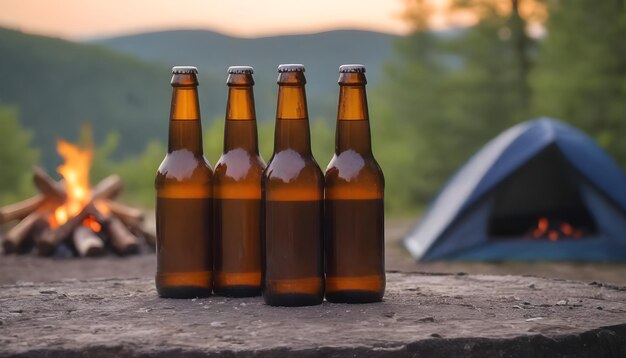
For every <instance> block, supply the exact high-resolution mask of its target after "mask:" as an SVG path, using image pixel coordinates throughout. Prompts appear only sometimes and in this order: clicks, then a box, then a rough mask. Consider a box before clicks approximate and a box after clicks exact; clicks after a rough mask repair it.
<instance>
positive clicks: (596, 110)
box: [532, 0, 626, 167]
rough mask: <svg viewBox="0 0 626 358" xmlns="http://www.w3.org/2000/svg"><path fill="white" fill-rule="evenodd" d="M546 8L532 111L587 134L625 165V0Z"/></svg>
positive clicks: (561, 3) (557, 4) (552, 4)
mask: <svg viewBox="0 0 626 358" xmlns="http://www.w3.org/2000/svg"><path fill="white" fill-rule="evenodd" d="M549 11H550V17H549V20H548V22H547V25H546V26H547V37H546V39H545V40H544V41H543V43H542V46H541V57H540V58H539V60H538V64H537V67H536V69H535V71H534V73H533V76H532V85H533V88H534V91H535V97H534V100H533V104H534V111H535V113H537V114H541V115H548V116H552V117H556V118H559V119H562V120H565V121H567V122H570V123H571V124H573V125H575V126H576V127H578V128H580V129H582V130H583V131H585V132H587V133H589V134H591V135H592V136H593V137H595V139H596V140H598V142H599V143H600V144H601V145H602V146H603V147H605V148H606V149H607V150H608V151H609V153H611V154H612V155H613V156H615V157H616V158H617V160H618V162H619V163H620V164H621V165H622V166H624V167H626V140H624V138H626V1H624V0H605V1H593V0H578V1H562V0H560V1H559V0H554V1H550V2H549Z"/></svg>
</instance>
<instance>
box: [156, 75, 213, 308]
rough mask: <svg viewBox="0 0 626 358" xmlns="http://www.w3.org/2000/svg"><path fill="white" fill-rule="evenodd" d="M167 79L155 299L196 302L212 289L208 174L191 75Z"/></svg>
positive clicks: (194, 81)
mask: <svg viewBox="0 0 626 358" xmlns="http://www.w3.org/2000/svg"><path fill="white" fill-rule="evenodd" d="M172 73H173V76H172V82H171V84H172V87H173V90H172V106H171V112H170V129H169V143H168V151H167V155H166V156H165V159H163V162H162V163H161V165H160V166H159V169H158V172H157V176H156V180H155V187H156V197H157V198H156V199H157V202H156V221H157V272H156V287H157V292H158V293H159V296H161V297H172V298H190V297H202V296H207V295H209V294H211V286H212V277H211V272H212V264H213V263H212V260H211V257H212V249H211V237H212V232H211V230H212V229H213V228H212V225H211V222H212V217H211V206H212V200H211V181H212V176H213V172H212V170H211V166H210V165H209V163H208V162H207V160H206V158H205V157H204V154H203V151H202V128H201V125H200V109H199V105H198V90H197V86H198V78H197V70H196V68H195V67H190V66H177V67H174V68H173V69H172Z"/></svg>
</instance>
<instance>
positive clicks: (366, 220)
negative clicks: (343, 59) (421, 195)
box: [324, 65, 385, 303]
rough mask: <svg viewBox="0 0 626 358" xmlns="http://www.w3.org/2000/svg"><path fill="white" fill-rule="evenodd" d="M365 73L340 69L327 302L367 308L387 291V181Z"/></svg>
mask: <svg viewBox="0 0 626 358" xmlns="http://www.w3.org/2000/svg"><path fill="white" fill-rule="evenodd" d="M366 83H367V81H366V79H365V67H364V66H362V65H343V66H341V67H339V108H338V111H337V129H336V134H335V155H334V156H333V158H332V159H331V161H330V163H329V164H328V168H327V169H326V176H325V180H326V188H325V190H326V191H325V202H324V204H325V215H326V217H325V221H326V225H325V226H326V230H327V231H326V240H327V241H326V245H325V249H326V251H325V253H326V299H327V300H328V301H330V302H345V303H364V302H376V301H380V300H382V297H383V293H384V291H385V262H384V260H385V255H384V213H383V192H384V186H385V183H384V178H383V173H382V171H381V169H380V166H379V165H378V163H377V162H376V159H374V156H373V154H372V147H371V136H370V125H369V114H368V109H367V98H366V95H365V84H366Z"/></svg>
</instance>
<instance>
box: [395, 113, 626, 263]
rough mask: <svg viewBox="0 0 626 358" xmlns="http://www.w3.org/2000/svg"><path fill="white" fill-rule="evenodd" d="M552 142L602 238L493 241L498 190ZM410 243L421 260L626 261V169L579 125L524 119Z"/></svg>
mask: <svg viewBox="0 0 626 358" xmlns="http://www.w3.org/2000/svg"><path fill="white" fill-rule="evenodd" d="M551 146H555V147H556V148H557V150H558V151H559V153H560V154H562V157H563V158H564V159H565V162H566V164H567V165H568V166H569V167H571V168H572V169H573V170H571V171H570V172H572V173H574V175H576V176H578V177H579V178H577V180H576V182H578V183H579V185H578V187H579V191H580V195H581V197H582V198H583V201H584V204H585V205H586V207H587V209H588V210H589V211H590V212H591V213H592V216H593V217H594V220H595V221H596V224H597V226H598V227H597V232H596V233H595V237H593V238H583V239H580V240H575V241H572V242H571V243H570V242H565V241H563V242H550V241H546V240H532V241H531V240H519V239H517V240H514V239H511V240H497V241H495V240H489V237H488V229H487V226H488V222H489V218H490V216H491V211H492V208H493V202H494V200H493V195H494V193H493V192H494V189H495V188H496V187H497V186H498V185H499V184H500V183H502V182H503V180H505V179H506V178H507V177H509V176H510V175H515V172H516V171H517V170H519V169H520V168H521V167H522V166H523V165H524V164H526V163H527V162H528V161H529V160H530V159H532V158H534V157H536V156H537V155H538V154H540V153H541V152H543V151H544V150H546V148H548V147H551ZM404 244H405V246H406V248H407V249H408V250H409V252H410V253H411V254H412V255H413V256H414V257H415V258H418V259H421V260H437V259H468V260H506V259H523V260H528V259H537V260H539V259H551V260H556V259H563V260H565V259H568V260H626V174H625V173H624V171H623V170H622V169H621V168H620V167H619V166H618V164H617V163H615V161H613V159H612V158H611V157H609V156H608V155H607V154H606V153H605V152H604V151H603V150H602V149H601V148H600V147H599V146H598V145H597V144H596V143H595V142H594V141H593V140H592V139H591V138H589V137H588V136H587V135H585V134H584V133H582V132H580V131H579V130H577V129H575V128H573V127H571V126H568V125H566V124H564V123H562V122H559V121H557V120H554V119H550V118H539V119H536V120H531V121H527V122H523V123H520V124H518V125H516V126H514V127H512V128H510V129H508V130H506V131H504V132H503V133H502V134H500V135H499V136H497V137H496V138H494V139H493V140H491V141H490V142H489V143H487V144H486V145H485V146H484V147H483V148H482V149H481V150H480V151H479V152H478V153H476V154H475V155H474V156H473V157H472V158H470V160H469V161H468V162H467V163H466V164H465V165H464V166H463V167H461V169H460V170H459V171H458V172H457V173H456V174H455V175H454V176H453V177H452V178H451V180H450V181H449V182H448V184H446V186H445V187H444V188H443V190H442V191H441V192H440V193H439V195H438V196H437V197H436V198H435V200H434V201H433V203H432V204H431V206H430V208H429V210H428V211H427V213H426V214H425V216H424V218H423V220H422V221H421V222H420V223H419V224H418V225H417V226H416V227H415V229H414V230H413V231H412V232H411V233H410V234H409V236H408V237H407V238H406V239H405V240H404Z"/></svg>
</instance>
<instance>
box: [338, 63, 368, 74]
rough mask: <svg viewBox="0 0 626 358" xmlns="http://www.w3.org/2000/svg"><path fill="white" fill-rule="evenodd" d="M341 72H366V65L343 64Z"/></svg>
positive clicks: (340, 68)
mask: <svg viewBox="0 0 626 358" xmlns="http://www.w3.org/2000/svg"><path fill="white" fill-rule="evenodd" d="M339 73H365V66H363V65H359V64H350V65H341V66H339Z"/></svg>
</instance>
